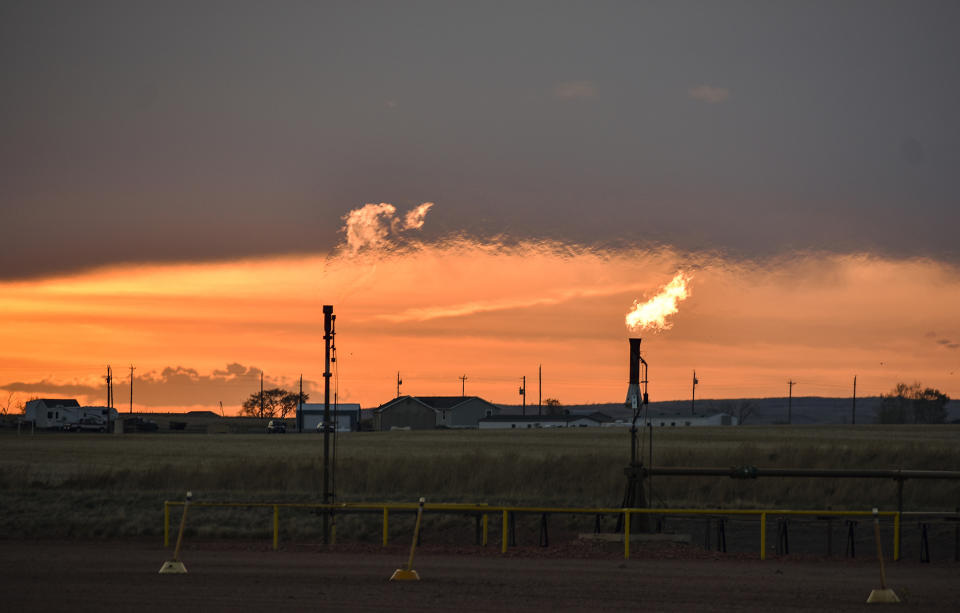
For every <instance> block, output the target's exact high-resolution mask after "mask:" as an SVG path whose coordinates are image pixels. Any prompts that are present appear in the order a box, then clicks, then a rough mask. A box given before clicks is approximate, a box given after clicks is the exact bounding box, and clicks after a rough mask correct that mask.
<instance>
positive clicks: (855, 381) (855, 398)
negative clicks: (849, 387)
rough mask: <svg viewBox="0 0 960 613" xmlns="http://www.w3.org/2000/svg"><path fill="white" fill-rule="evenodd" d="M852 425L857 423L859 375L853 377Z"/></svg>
mask: <svg viewBox="0 0 960 613" xmlns="http://www.w3.org/2000/svg"><path fill="white" fill-rule="evenodd" d="M851 411H852V412H851V415H850V423H851V424H855V423H857V375H853V408H852V409H851Z"/></svg>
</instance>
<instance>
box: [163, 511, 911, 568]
mask: <svg viewBox="0 0 960 613" xmlns="http://www.w3.org/2000/svg"><path fill="white" fill-rule="evenodd" d="M183 504H184V503H183V502H182V501H175V500H167V501H164V503H163V546H164V547H169V546H170V511H171V508H172V507H179V506H183ZM190 506H191V508H197V507H247V508H257V507H260V508H272V510H273V548H274V550H276V549H277V548H278V547H279V544H280V508H281V507H283V508H288V509H314V510H329V511H333V512H339V513H343V512H350V511H381V512H382V514H383V520H382V522H383V526H382V533H381V534H382V536H381V543H382V544H383V546H384V547H386V546H387V545H388V544H389V537H388V534H389V522H390V512H391V511H411V512H416V510H417V508H418V504H417V503H366V502H345V503H338V504H319V503H300V502H191V503H190ZM423 509H424V511H425V512H427V511H433V512H443V511H449V512H453V513H476V514H479V515H480V516H481V522H482V544H483V546H484V547H486V546H487V543H488V530H489V521H488V519H489V515H490V514H491V513H495V514H499V515H501V529H502V534H501V539H500V551H501V553H506V551H507V543H508V540H509V528H510V514H512V513H528V514H532V513H550V514H553V513H561V514H562V513H569V514H580V515H598V514H599V515H621V514H622V515H623V516H624V517H623V519H624V523H623V526H624V539H623V557H624V558H625V559H629V558H630V519H631V517H632V516H634V515H692V516H696V515H720V516H725V517H726V516H732V517H737V516H748V517H750V516H755V517H758V518H759V519H760V559H761V560H765V559H766V558H767V517H768V516H771V515H772V516H776V517H781V516H791V515H792V516H818V517H872V516H873V511H833V510H830V511H816V510H814V511H807V510H796V509H684V508H679V509H641V508H631V509H622V508H619V507H519V506H490V505H487V504H477V503H453V502H443V503H428V504H425V505H424V507H423ZM877 515H878V516H880V517H888V518H892V519H893V559H894V560H899V559H900V519H901V513H899V512H897V511H880V512H878V513H877Z"/></svg>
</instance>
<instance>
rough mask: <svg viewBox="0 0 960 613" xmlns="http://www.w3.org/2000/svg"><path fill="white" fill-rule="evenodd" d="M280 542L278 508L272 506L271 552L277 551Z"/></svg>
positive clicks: (277, 506)
mask: <svg viewBox="0 0 960 613" xmlns="http://www.w3.org/2000/svg"><path fill="white" fill-rule="evenodd" d="M279 542H280V506H279V505H273V550H274V551H276V550H277V545H278V544H279Z"/></svg>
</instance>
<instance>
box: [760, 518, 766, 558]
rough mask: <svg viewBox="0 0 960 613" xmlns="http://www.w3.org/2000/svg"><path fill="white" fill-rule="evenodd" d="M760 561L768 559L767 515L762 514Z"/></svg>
mask: <svg viewBox="0 0 960 613" xmlns="http://www.w3.org/2000/svg"><path fill="white" fill-rule="evenodd" d="M760 559H761V560H766V559H767V514H766V513H761V514H760Z"/></svg>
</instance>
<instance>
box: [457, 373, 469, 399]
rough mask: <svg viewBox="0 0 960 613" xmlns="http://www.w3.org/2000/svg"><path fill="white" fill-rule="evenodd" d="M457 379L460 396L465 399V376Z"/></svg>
mask: <svg viewBox="0 0 960 613" xmlns="http://www.w3.org/2000/svg"><path fill="white" fill-rule="evenodd" d="M457 378H458V379H460V395H461V396H464V397H465V396H466V395H467V385H466V382H467V375H463V376H462V377H457Z"/></svg>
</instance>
